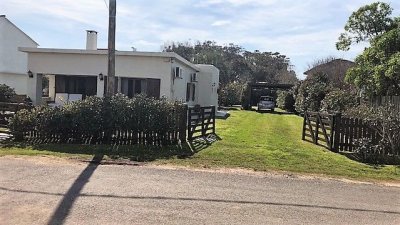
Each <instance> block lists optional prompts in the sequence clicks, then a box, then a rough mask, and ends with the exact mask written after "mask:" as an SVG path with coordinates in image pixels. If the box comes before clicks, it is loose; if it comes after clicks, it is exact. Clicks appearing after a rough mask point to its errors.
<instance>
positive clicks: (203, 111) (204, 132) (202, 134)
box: [200, 108, 211, 137]
mask: <svg viewBox="0 0 400 225" xmlns="http://www.w3.org/2000/svg"><path fill="white" fill-rule="evenodd" d="M200 112H201V113H200V114H201V136H203V137H205V136H206V127H205V125H204V120H205V118H204V117H205V109H204V108H201V111H200ZM210 116H211V115H210Z"/></svg>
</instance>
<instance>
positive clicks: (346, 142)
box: [302, 112, 380, 152]
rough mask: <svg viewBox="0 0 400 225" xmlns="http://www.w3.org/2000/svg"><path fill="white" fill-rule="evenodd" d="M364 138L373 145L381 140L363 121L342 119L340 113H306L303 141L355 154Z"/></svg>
mask: <svg viewBox="0 0 400 225" xmlns="http://www.w3.org/2000/svg"><path fill="white" fill-rule="evenodd" d="M363 138H366V139H368V140H370V141H371V142H372V143H373V144H377V143H378V142H379V140H380V136H379V134H378V133H377V132H376V131H375V130H374V129H373V128H372V127H371V126H370V125H369V124H368V123H367V122H365V121H362V120H361V119H358V118H347V117H342V115H341V114H340V113H338V114H327V113H318V112H305V113H304V122H303V134H302V140H308V141H312V142H313V143H314V144H322V145H325V146H326V147H327V148H328V149H329V150H331V151H335V152H354V151H356V149H357V148H356V147H357V146H356V144H355V142H356V141H357V140H360V139H363Z"/></svg>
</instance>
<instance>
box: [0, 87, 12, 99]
mask: <svg viewBox="0 0 400 225" xmlns="http://www.w3.org/2000/svg"><path fill="white" fill-rule="evenodd" d="M15 95H16V94H15V91H14V88H11V87H9V86H7V85H5V84H0V102H10V101H11V99H12V98H13V97H14V96H15Z"/></svg>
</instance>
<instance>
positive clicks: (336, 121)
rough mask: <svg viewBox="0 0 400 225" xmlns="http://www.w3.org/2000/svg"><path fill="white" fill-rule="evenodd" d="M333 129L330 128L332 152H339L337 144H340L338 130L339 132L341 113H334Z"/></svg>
mask: <svg viewBox="0 0 400 225" xmlns="http://www.w3.org/2000/svg"><path fill="white" fill-rule="evenodd" d="M333 118H334V119H333V120H334V123H333V127H332V132H333V133H334V138H333V148H332V150H333V151H334V152H339V143H340V130H341V125H342V114H341V113H336V114H335V115H334V116H333Z"/></svg>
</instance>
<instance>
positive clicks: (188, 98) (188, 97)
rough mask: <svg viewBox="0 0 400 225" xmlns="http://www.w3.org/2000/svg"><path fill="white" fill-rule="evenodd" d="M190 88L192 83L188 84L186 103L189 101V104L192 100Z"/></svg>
mask: <svg viewBox="0 0 400 225" xmlns="http://www.w3.org/2000/svg"><path fill="white" fill-rule="evenodd" d="M190 86H191V84H190V83H188V84H187V85H186V101H187V102H188V101H189V100H190Z"/></svg>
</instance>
